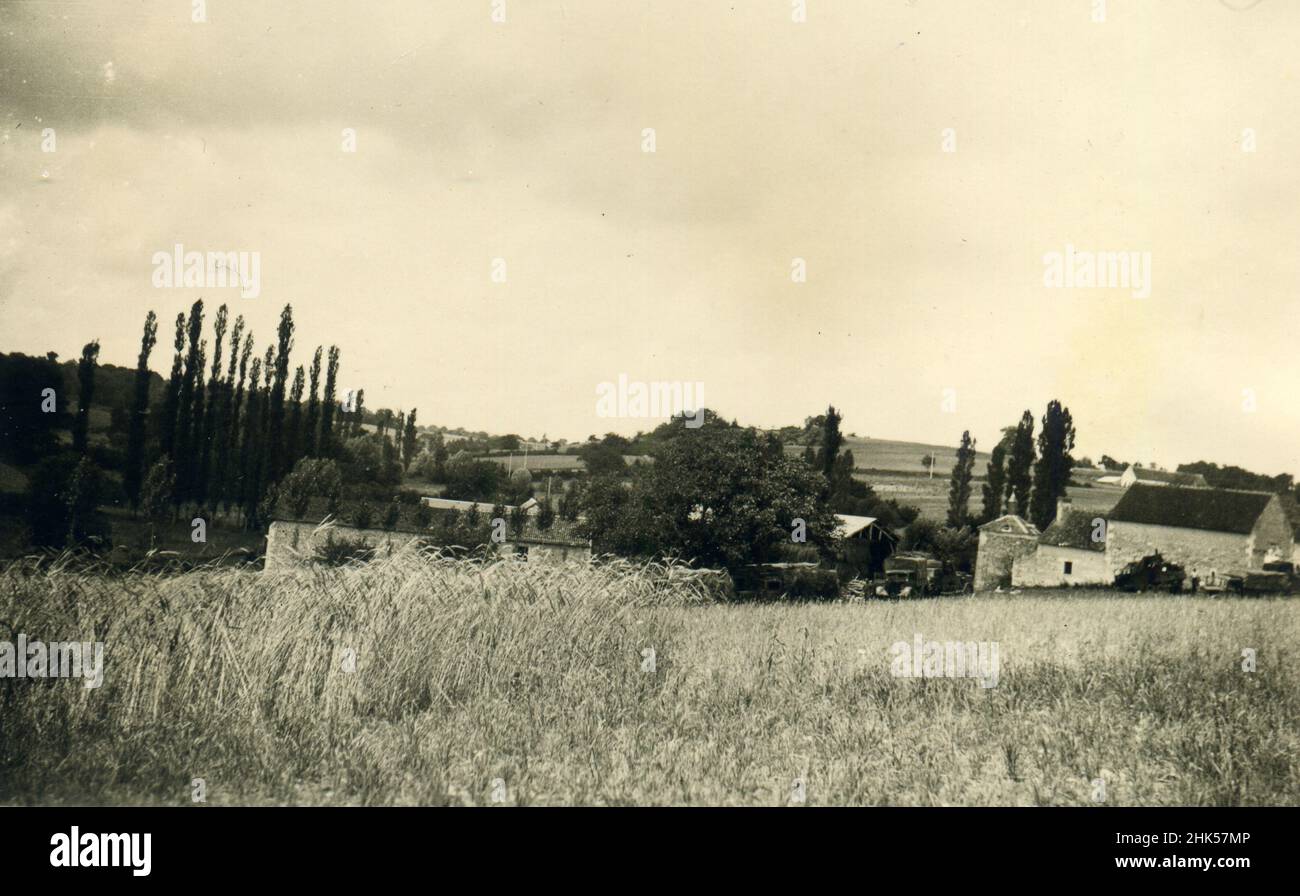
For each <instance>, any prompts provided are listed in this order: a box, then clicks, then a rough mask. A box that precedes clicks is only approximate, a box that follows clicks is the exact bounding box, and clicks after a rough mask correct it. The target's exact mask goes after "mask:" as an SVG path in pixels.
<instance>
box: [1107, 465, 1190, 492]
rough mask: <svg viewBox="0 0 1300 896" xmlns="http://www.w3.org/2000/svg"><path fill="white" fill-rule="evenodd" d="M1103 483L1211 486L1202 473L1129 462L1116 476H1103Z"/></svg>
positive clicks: (1126, 485)
mask: <svg viewBox="0 0 1300 896" xmlns="http://www.w3.org/2000/svg"><path fill="white" fill-rule="evenodd" d="M1097 481H1098V482H1100V483H1102V484H1103V485H1118V486H1121V487H1122V488H1128V487H1130V486H1133V485H1137V484H1138V483H1141V484H1143V485H1181V486H1183V487H1185V488H1209V487H1210V483H1208V482H1206V481H1205V477H1204V476H1202V475H1201V474H1200V473H1171V472H1169V471H1168V470H1156V469H1153V468H1151V467H1136V466H1134V465H1133V464H1129V465H1128V466H1127V467H1126V468H1125V469H1124V472H1123V473H1120V474H1118V475H1114V476H1102V477H1101V478H1100V479H1098V480H1097Z"/></svg>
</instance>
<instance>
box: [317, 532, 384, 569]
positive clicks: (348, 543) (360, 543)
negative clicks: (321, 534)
mask: <svg viewBox="0 0 1300 896" xmlns="http://www.w3.org/2000/svg"><path fill="white" fill-rule="evenodd" d="M374 557H375V549H374V548H373V547H371V545H370V544H369V542H367V541H366V540H365V539H364V538H346V537H343V538H335V537H334V534H333V533H332V532H331V533H330V534H329V535H327V536H326V537H325V543H324V544H323V545H320V546H319V547H318V548H316V555H315V557H314V559H315V560H316V562H317V563H322V564H324V565H325V566H347V565H348V564H351V563H369V562H370V561H371V560H373V559H374Z"/></svg>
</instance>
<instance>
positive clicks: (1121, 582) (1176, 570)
mask: <svg viewBox="0 0 1300 896" xmlns="http://www.w3.org/2000/svg"><path fill="white" fill-rule="evenodd" d="M1185 577H1186V574H1185V572H1184V570H1183V568H1182V567H1181V566H1179V565H1178V564H1177V563H1173V562H1170V561H1168V560H1165V559H1164V558H1163V557H1161V556H1160V552H1159V551H1157V552H1156V553H1154V554H1148V555H1147V556H1145V557H1143V558H1142V559H1141V560H1134V561H1133V562H1132V563H1129V564H1128V565H1126V566H1125V567H1124V568H1123V569H1121V570H1120V571H1119V574H1118V575H1116V576H1115V587H1116V588H1118V589H1120V590H1121V591H1168V592H1169V593H1170V594H1177V593H1179V592H1180V591H1182V590H1183V579H1184V578H1185Z"/></svg>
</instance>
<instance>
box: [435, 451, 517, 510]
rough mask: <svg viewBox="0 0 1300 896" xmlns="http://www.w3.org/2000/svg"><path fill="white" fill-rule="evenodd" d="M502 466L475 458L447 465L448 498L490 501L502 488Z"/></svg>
mask: <svg viewBox="0 0 1300 896" xmlns="http://www.w3.org/2000/svg"><path fill="white" fill-rule="evenodd" d="M503 475H504V471H503V470H502V469H501V465H500V464H494V463H492V462H491V461H485V460H476V459H473V458H470V459H466V460H463V461H460V462H458V463H450V464H448V465H447V488H446V489H445V491H444V494H445V495H446V496H447V497H448V498H452V499H455V500H461V501H490V500H492V498H493V497H494V496H495V495H496V493H497V491H498V489H499V488H500V486H501V480H502V477H503Z"/></svg>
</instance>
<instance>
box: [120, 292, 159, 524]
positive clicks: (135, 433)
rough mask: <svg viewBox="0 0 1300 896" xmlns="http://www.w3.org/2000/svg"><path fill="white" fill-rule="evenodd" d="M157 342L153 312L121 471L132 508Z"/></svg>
mask: <svg viewBox="0 0 1300 896" xmlns="http://www.w3.org/2000/svg"><path fill="white" fill-rule="evenodd" d="M157 342H158V315H156V314H154V313H153V312H152V311H150V312H149V314H148V315H147V316H146V317H145V319H144V334H143V335H142V336H141V337H140V354H139V355H138V356H136V360H135V382H134V389H133V390H132V395H131V421H130V428H129V429H128V431H127V438H126V469H125V470H124V471H123V472H122V487H123V489H124V490H125V491H126V497H127V500H129V501H130V502H131V507H132V508H133V509H134V508H138V507H139V506H140V486H141V485H142V484H143V482H144V441H145V421H146V420H147V419H148V416H149V355H150V354H151V353H152V352H153V347H154V345H155V344H157Z"/></svg>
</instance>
